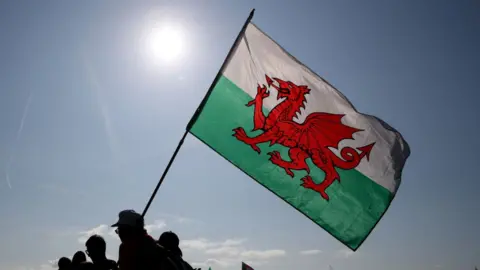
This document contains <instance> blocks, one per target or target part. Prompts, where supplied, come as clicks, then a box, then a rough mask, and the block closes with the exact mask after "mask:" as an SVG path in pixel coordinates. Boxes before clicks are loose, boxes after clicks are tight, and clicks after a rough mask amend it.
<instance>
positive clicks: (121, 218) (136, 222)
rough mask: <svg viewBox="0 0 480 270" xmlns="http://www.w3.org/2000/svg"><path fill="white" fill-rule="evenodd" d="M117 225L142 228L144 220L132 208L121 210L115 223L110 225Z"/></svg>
mask: <svg viewBox="0 0 480 270" xmlns="http://www.w3.org/2000/svg"><path fill="white" fill-rule="evenodd" d="M118 226H130V227H137V228H143V226H144V222H143V217H142V215H140V214H139V213H137V212H135V211H133V210H123V211H121V212H120V213H118V221H117V223H115V224H113V225H112V227H118Z"/></svg>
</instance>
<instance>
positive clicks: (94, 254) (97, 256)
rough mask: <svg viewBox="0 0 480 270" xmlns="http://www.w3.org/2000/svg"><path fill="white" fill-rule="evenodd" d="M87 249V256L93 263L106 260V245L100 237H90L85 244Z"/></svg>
mask: <svg viewBox="0 0 480 270" xmlns="http://www.w3.org/2000/svg"><path fill="white" fill-rule="evenodd" d="M85 247H86V248H87V255H88V256H89V257H90V259H92V261H93V262H96V261H100V260H104V259H106V255H105V253H106V252H107V243H106V242H105V240H104V239H103V237H101V236H100V235H92V236H90V238H88V240H87V242H85Z"/></svg>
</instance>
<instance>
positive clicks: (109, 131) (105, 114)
mask: <svg viewBox="0 0 480 270" xmlns="http://www.w3.org/2000/svg"><path fill="white" fill-rule="evenodd" d="M81 57H82V58H83V62H84V65H85V69H86V70H87V75H88V78H89V79H90V81H91V83H92V84H93V86H94V87H93V88H94V94H95V96H96V98H97V103H98V106H99V107H100V114H101V115H102V118H103V124H104V128H105V133H106V135H107V143H108V146H109V148H110V152H111V153H112V155H113V156H114V157H115V158H118V153H117V150H118V147H117V145H118V143H117V138H116V136H115V132H114V130H113V127H112V121H111V119H110V113H109V110H108V106H107V104H106V103H105V102H104V100H103V98H102V94H103V92H104V91H103V87H102V85H101V84H100V82H99V80H98V78H97V76H96V73H95V71H94V69H93V66H92V65H91V63H90V61H89V59H88V57H86V55H85V53H82V55H81Z"/></svg>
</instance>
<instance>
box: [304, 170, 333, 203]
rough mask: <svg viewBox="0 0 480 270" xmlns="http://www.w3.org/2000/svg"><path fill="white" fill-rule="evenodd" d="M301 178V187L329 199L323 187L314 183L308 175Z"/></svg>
mask: <svg viewBox="0 0 480 270" xmlns="http://www.w3.org/2000/svg"><path fill="white" fill-rule="evenodd" d="M301 180H302V181H303V183H302V184H301V186H302V187H304V188H308V189H311V190H314V191H316V192H318V193H320V195H321V196H322V197H323V198H324V199H325V200H327V201H328V200H329V199H330V197H329V196H328V194H327V193H325V189H324V188H322V185H321V184H317V183H315V182H314V181H313V179H312V177H311V176H310V175H307V176H305V177H303V178H302V179H301Z"/></svg>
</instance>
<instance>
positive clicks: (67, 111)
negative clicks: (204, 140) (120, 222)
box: [0, 0, 480, 270]
mask: <svg viewBox="0 0 480 270" xmlns="http://www.w3.org/2000/svg"><path fill="white" fill-rule="evenodd" d="M201 2H202V3H200V1H190V2H187V1H141V2H140V1H138V2H137V1H102V2H100V1H76V2H72V1H69V2H58V1H57V2H55V3H54V2H53V1H51V2H45V1H42V2H40V1H9V2H7V1H3V2H2V3H1V4H0V36H1V37H2V39H1V42H0V59H1V61H2V65H0V128H1V132H0V169H1V170H3V171H1V178H0V179H1V181H0V216H1V218H0V239H1V241H0V269H1V270H6V269H50V268H51V266H50V262H49V261H51V260H54V259H57V258H58V257H60V256H71V255H72V254H73V253H74V252H75V251H76V250H83V249H84V247H83V245H82V243H81V242H82V240H83V239H84V237H85V235H86V234H88V233H91V232H92V230H93V231H96V232H98V233H101V234H103V235H104V236H105V237H106V239H107V240H108V244H109V248H108V249H109V250H108V252H109V254H111V255H112V257H116V253H117V248H118V240H116V239H115V237H112V236H111V235H110V233H111V231H110V229H109V228H107V227H106V226H105V224H107V225H108V224H112V223H113V222H115V219H116V216H117V213H118V211H119V210H121V209H125V208H133V209H137V210H138V211H142V209H143V207H144V206H145V204H146V202H147V200H148V198H149V196H150V193H151V191H152V190H153V187H154V186H155V184H156V182H157V181H158V178H159V176H160V175H161V173H162V171H163V169H164V167H165V166H166V163H167V162H168V160H169V158H170V156H171V154H172V152H173V150H174V148H175V146H176V144H177V142H178V140H179V139H180V136H181V135H182V133H183V131H184V127H185V125H186V123H187V122H188V120H189V118H190V117H191V115H192V113H193V112H194V110H195V109H196V107H197V105H198V104H199V102H200V100H201V98H202V97H203V95H204V94H205V92H206V90H207V89H208V87H209V85H210V83H211V81H212V80H213V78H214V76H215V74H216V72H217V70H218V69H219V67H220V65H221V63H222V61H223V59H224V57H225V56H226V54H227V51H228V49H229V47H230V46H231V44H232V42H233V40H234V38H235V37H236V35H237V33H238V31H239V29H240V27H241V25H242V23H243V22H244V20H245V19H246V17H247V16H248V13H249V11H250V9H251V8H253V7H255V8H256V9H257V12H256V16H255V17H254V20H253V21H254V22H255V23H256V24H257V25H258V26H259V27H260V28H262V29H263V30H264V31H265V32H267V33H268V34H269V35H270V36H272V37H273V38H274V39H275V40H276V41H278V42H279V43H280V44H281V45H282V46H283V47H284V48H286V49H287V50H288V51H289V52H290V53H291V54H293V55H295V56H296V57H297V58H298V59H299V60H300V61H302V62H304V63H305V64H306V65H307V66H309V67H311V68H312V69H313V70H315V71H316V72H317V73H318V74H320V75H321V76H323V77H324V78H326V79H327V80H328V81H329V82H331V83H332V84H333V85H335V86H336V87H337V88H338V89H340V90H341V91H342V92H343V93H344V94H345V95H346V96H347V97H348V98H349V99H350V101H352V103H353V104H354V105H355V106H356V107H357V109H359V110H360V111H362V112H365V113H368V114H374V115H377V116H379V117H380V118H382V119H383V120H385V121H387V122H388V123H389V124H391V125H392V126H394V127H395V128H397V129H398V130H399V131H400V132H401V133H402V134H403V135H404V137H405V138H406V140H407V141H408V143H409V144H410V147H411V150H412V155H411V157H410V158H409V160H408V161H407V164H406V168H405V171H404V176H403V182H402V185H401V187H400V189H399V192H398V194H397V196H396V198H395V200H394V201H393V204H392V206H391V207H390V209H389V211H388V213H387V214H386V215H385V216H384V218H383V220H382V221H381V222H380V223H379V225H378V227H377V228H376V229H375V230H374V232H373V233H372V234H371V236H370V237H369V238H368V239H367V240H366V241H365V243H364V244H363V246H362V247H361V248H360V249H359V250H358V252H356V253H355V254H352V253H351V252H347V250H346V249H345V247H344V246H342V244H340V243H339V242H338V241H337V240H335V239H333V237H331V236H329V235H328V234H327V233H326V232H325V231H323V230H322V229H321V228H319V227H317V226H316V225H315V224H313V223H312V222H311V221H309V220H307V219H306V218H304V217H303V216H302V215H301V214H298V213H297V212H296V211H295V210H294V209H292V208H290V207H289V206H287V205H286V204H285V203H284V202H282V201H281V200H280V199H278V198H276V197H275V196H273V195H272V194H271V193H270V192H267V191H266V190H264V189H263V188H262V187H261V186H259V185H258V184H256V183H254V181H252V180H251V179H249V178H248V177H246V176H245V175H243V174H242V173H241V172H240V171H239V170H238V169H236V168H234V167H232V166H231V165H230V164H229V163H228V162H226V161H224V160H223V159H222V158H221V157H219V156H217V155H216V154H215V153H214V152H213V151H211V150H209V149H208V147H206V146H205V145H202V144H201V143H200V142H199V141H197V140H196V139H195V138H193V137H192V136H189V137H188V138H187V140H186V142H185V144H184V147H183V148H182V150H181V152H180V154H179V156H178V158H177V160H176V161H175V163H174V165H173V167H172V168H171V171H170V173H169V174H168V177H167V179H166V181H165V182H164V184H163V186H162V188H161V189H160V191H159V193H158V196H157V198H156V200H155V201H154V203H153V204H152V206H151V208H150V211H149V213H148V214H147V223H148V224H150V227H149V228H150V229H152V234H153V235H154V236H156V237H157V236H158V235H159V234H160V233H161V232H162V231H163V230H165V229H171V230H174V231H177V232H178V233H179V235H180V237H181V238H182V241H183V243H182V245H183V247H184V249H185V257H186V259H187V260H188V261H190V262H192V263H196V265H205V264H211V265H212V266H213V269H232V270H233V269H239V263H238V261H239V260H240V259H244V260H248V261H253V263H254V265H255V266H256V268H257V269H264V270H273V269H311V270H314V269H315V270H317V269H329V265H331V266H332V267H333V269H358V270H367V269H369V270H371V269H373V270H383V269H389V270H390V269H391V270H400V269H402V270H404V269H412V270H415V269H419V270H420V269H430V270H434V269H452V270H453V269H473V266H474V265H475V264H477V265H480V261H478V258H480V244H479V243H480V233H478V228H479V225H480V203H478V192H479V190H480V182H479V181H478V179H477V178H478V177H476V175H477V173H476V169H475V168H476V167H477V164H476V161H477V160H478V155H479V151H480V144H479V142H478V140H477V133H478V132H479V131H480V130H479V127H478V124H477V125H476V123H478V115H480V110H479V109H478V105H477V103H478V100H479V98H480V94H478V84H477V80H478V78H479V77H480V54H479V53H478V48H480V35H479V34H480V17H479V16H478V11H479V8H480V5H479V4H478V1H474V0H470V1H468V0H461V1H446V0H435V1H434V0H424V1H406V0H404V1H373V0H369V1H362V2H360V1H346V0H345V1H300V2H298V3H294V2H293V1H290V3H287V1H283V2H282V1H266V0H265V1H257V2H255V1H235V2H234V1H201ZM156 21H158V22H160V23H169V24H173V25H179V26H180V27H182V29H183V30H184V33H185V38H186V43H185V50H184V52H183V57H182V58H181V59H180V60H178V61H176V62H172V63H168V64H167V63H161V62H158V61H152V59H151V54H149V53H148V52H146V49H145V40H146V37H145V33H146V31H147V30H148V29H149V27H151V26H152V23H154V22H156ZM302 251H308V252H302ZM305 254H307V255H305Z"/></svg>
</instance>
